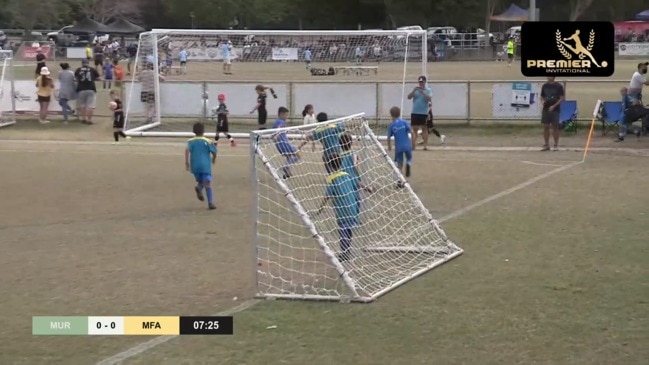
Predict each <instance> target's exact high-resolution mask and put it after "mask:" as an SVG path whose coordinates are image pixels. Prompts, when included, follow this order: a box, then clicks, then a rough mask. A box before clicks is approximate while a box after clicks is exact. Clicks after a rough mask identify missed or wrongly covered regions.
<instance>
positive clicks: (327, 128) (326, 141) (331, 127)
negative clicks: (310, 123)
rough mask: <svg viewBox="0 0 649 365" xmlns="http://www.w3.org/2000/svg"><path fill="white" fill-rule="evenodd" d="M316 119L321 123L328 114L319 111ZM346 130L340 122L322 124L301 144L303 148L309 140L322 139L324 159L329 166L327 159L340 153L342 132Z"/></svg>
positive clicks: (326, 165)
mask: <svg viewBox="0 0 649 365" xmlns="http://www.w3.org/2000/svg"><path fill="white" fill-rule="evenodd" d="M316 120H317V121H318V122H319V123H321V122H324V121H326V120H327V114H325V113H318V115H317V116H316ZM344 131H345V127H344V126H343V125H342V124H340V123H331V124H326V125H321V126H319V127H317V128H316V129H315V130H314V131H313V133H311V135H309V136H307V140H306V141H304V142H302V145H300V148H299V149H301V148H302V147H304V145H306V144H307V143H308V142H309V140H311V141H313V140H315V141H320V143H322V147H323V149H324V151H323V152H322V160H323V161H324V163H325V167H327V168H328V166H329V165H328V164H327V161H328V160H329V159H330V158H331V157H330V156H331V155H333V154H335V155H338V154H340V134H341V133H343V132H344ZM327 173H328V174H330V173H331V171H329V170H327Z"/></svg>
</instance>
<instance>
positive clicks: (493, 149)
mask: <svg viewBox="0 0 649 365" xmlns="http://www.w3.org/2000/svg"><path fill="white" fill-rule="evenodd" d="M150 141H152V142H136V141H131V142H128V144H129V145H131V146H149V147H152V146H185V142H184V140H183V142H156V141H155V140H152V139H151V140H150ZM5 143H6V144H13V143H20V144H28V143H35V144H50V145H79V146H81V145H87V146H101V145H106V146H108V145H111V144H112V142H111V141H57V140H37V139H36V140H32V139H2V140H0V145H2V144H5ZM428 150H430V151H460V152H526V151H527V152H538V151H539V148H538V147H520V146H519V147H490V146H482V147H480V146H476V147H472V146H467V147H464V146H428ZM559 150H560V151H570V152H583V151H584V148H583V147H564V148H560V149H559ZM589 151H597V152H624V153H633V154H637V153H649V149H648V148H624V147H591V148H589Z"/></svg>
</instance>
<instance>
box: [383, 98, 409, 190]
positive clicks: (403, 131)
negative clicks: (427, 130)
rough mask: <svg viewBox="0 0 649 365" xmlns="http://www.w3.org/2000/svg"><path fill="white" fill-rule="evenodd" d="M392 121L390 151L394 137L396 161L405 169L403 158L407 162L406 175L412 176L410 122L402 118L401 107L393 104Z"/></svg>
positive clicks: (389, 134)
mask: <svg viewBox="0 0 649 365" xmlns="http://www.w3.org/2000/svg"><path fill="white" fill-rule="evenodd" d="M390 116H391V117H392V123H390V125H389V126H388V151H390V150H392V137H394V145H395V151H394V162H396V163H397V167H398V168H399V171H401V170H402V169H403V162H404V161H403V160H404V157H405V160H406V161H405V162H406V177H410V165H412V142H411V140H410V134H411V133H412V129H411V128H410V124H408V122H406V121H405V120H403V119H401V109H400V108H399V107H396V106H393V107H392V108H390Z"/></svg>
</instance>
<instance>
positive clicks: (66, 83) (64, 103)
mask: <svg viewBox="0 0 649 365" xmlns="http://www.w3.org/2000/svg"><path fill="white" fill-rule="evenodd" d="M58 78H59V105H60V106H61V110H62V112H63V123H67V122H68V116H69V115H71V114H74V110H72V108H71V107H70V104H69V102H70V100H75V99H76V98H77V91H76V88H77V86H76V84H75V77H74V72H72V70H70V65H69V64H68V63H67V62H63V63H61V72H59V77H58Z"/></svg>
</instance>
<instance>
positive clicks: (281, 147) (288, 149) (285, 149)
mask: <svg viewBox="0 0 649 365" xmlns="http://www.w3.org/2000/svg"><path fill="white" fill-rule="evenodd" d="M275 147H277V152H279V153H280V154H282V155H283V156H286V155H294V154H296V153H297V149H296V148H295V147H294V146H293V145H292V144H290V143H287V142H277V143H275Z"/></svg>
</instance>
